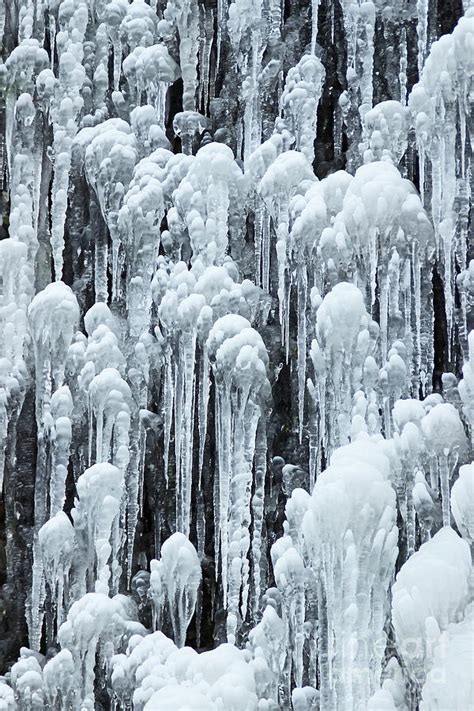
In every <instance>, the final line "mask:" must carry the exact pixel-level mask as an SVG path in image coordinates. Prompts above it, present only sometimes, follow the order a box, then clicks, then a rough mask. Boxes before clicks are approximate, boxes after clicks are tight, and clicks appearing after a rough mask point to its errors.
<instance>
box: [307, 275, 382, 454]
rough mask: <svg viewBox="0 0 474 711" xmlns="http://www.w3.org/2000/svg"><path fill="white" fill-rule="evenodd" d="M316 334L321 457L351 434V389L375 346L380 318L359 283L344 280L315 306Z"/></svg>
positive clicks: (358, 384)
mask: <svg viewBox="0 0 474 711" xmlns="http://www.w3.org/2000/svg"><path fill="white" fill-rule="evenodd" d="M315 335H316V338H315V339H314V340H313V342H312V345H311V352H310V356H311V360H312V363H313V369H314V387H315V391H314V395H315V396H316V398H315V400H314V406H315V407H317V409H318V416H317V430H318V435H317V440H318V457H319V460H320V458H321V456H322V452H321V449H323V450H324V456H325V457H326V458H328V457H330V455H331V454H332V452H333V451H334V449H335V448H336V447H337V446H338V445H341V444H346V443H347V442H348V440H349V436H350V416H351V410H352V395H354V394H355V392H356V391H357V390H359V389H360V387H361V385H362V370H363V367H364V364H365V362H366V361H367V359H368V358H370V357H372V356H373V354H374V352H375V347H376V340H375V339H376V337H377V335H378V327H377V324H375V323H374V322H373V321H372V320H371V319H370V316H369V315H368V313H367V311H366V310H365V306H364V299H363V296H362V293H361V292H360V290H359V289H358V288H357V287H356V286H355V285H354V284H348V283H344V282H340V283H339V284H336V286H334V288H333V289H332V290H331V291H330V292H329V294H327V296H325V298H324V299H323V301H322V303H321V305H320V306H319V308H318V310H317V312H316V328H315ZM319 468H320V465H319Z"/></svg>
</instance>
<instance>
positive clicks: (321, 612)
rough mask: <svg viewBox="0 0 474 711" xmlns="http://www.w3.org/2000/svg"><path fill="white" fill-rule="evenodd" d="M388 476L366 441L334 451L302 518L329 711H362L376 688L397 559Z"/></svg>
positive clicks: (323, 695) (384, 463)
mask: <svg viewBox="0 0 474 711" xmlns="http://www.w3.org/2000/svg"><path fill="white" fill-rule="evenodd" d="M362 450H363V451H362ZM336 455H337V456H336ZM361 455H362V456H361ZM387 469H388V461H387V460H386V459H385V458H384V457H383V455H382V456H380V454H379V453H378V450H377V447H376V445H375V444H372V443H371V442H370V440H364V439H361V440H360V441H357V442H356V443H354V444H352V445H349V446H347V447H342V448H340V449H338V450H337V451H336V452H335V454H334V456H333V458H332V460H331V465H330V466H329V467H328V469H327V470H326V471H325V472H323V473H322V474H321V475H320V477H319V478H318V480H317V482H316V485H315V487H314V490H313V495H312V497H311V501H310V502H309V504H308V511H307V513H305V515H304V517H303V522H302V533H303V538H304V550H306V556H307V561H308V563H307V565H309V566H310V567H311V569H312V571H313V573H314V576H315V577H314V579H315V581H316V582H315V584H316V586H317V600H318V620H319V642H318V647H319V658H320V664H321V669H320V674H321V687H320V690H321V703H322V704H323V705H324V708H327V709H332V708H334V709H339V708H344V707H345V706H354V707H357V706H361V707H365V705H366V704H367V701H368V699H369V697H370V695H371V693H373V691H374V690H375V688H377V686H378V684H379V680H380V675H381V666H382V656H383V655H382V654H377V652H376V651H375V650H376V649H377V645H376V641H377V640H379V639H380V636H381V635H383V629H384V625H385V620H386V616H387V614H388V609H387V604H386V594H387V590H388V586H389V584H390V580H391V576H392V573H393V569H394V565H395V560H396V556H397V553H398V549H397V528H396V525H395V494H394V492H393V489H392V487H391V485H390V482H389V481H388V480H387V479H386V471H387ZM355 481H357V485H355ZM355 601H357V603H356V602H355Z"/></svg>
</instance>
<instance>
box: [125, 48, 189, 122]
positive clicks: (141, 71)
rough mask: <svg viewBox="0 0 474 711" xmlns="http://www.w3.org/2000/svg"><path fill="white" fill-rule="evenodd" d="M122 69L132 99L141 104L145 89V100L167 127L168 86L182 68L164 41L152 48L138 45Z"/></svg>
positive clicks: (137, 104) (134, 102)
mask: <svg viewBox="0 0 474 711" xmlns="http://www.w3.org/2000/svg"><path fill="white" fill-rule="evenodd" d="M123 72H124V74H125V77H126V79H127V83H128V87H129V93H130V100H131V102H132V104H135V105H136V106H139V105H140V103H141V101H140V98H141V96H142V94H143V92H145V94H146V103H147V104H148V105H149V106H152V107H153V108H154V109H155V111H156V115H157V119H158V121H157V123H158V125H159V126H162V127H163V126H164V125H165V121H166V104H167V92H168V88H169V87H170V86H171V84H173V82H175V81H176V79H177V78H178V77H179V68H178V65H177V64H176V62H175V61H174V59H173V58H172V57H171V56H170V54H169V52H168V50H167V48H166V46H165V45H163V44H154V45H152V46H151V47H137V48H136V49H134V51H133V52H131V53H130V54H129V55H128V56H127V57H126V58H125V59H124V61H123Z"/></svg>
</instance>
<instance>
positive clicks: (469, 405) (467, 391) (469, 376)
mask: <svg viewBox="0 0 474 711" xmlns="http://www.w3.org/2000/svg"><path fill="white" fill-rule="evenodd" d="M462 374H463V377H462V380H461V381H460V382H459V388H458V389H459V395H460V396H461V401H462V404H463V412H464V415H465V417H466V419H467V422H468V425H469V427H470V430H471V442H474V331H471V332H470V334H469V359H468V360H467V361H466V362H465V363H464V365H463V369H462Z"/></svg>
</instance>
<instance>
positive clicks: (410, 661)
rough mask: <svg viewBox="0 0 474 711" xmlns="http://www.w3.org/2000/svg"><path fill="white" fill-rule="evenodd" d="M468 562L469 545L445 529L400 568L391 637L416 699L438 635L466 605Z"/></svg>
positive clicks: (469, 565)
mask: <svg viewBox="0 0 474 711" xmlns="http://www.w3.org/2000/svg"><path fill="white" fill-rule="evenodd" d="M470 560H471V556H470V552H469V546H468V545H467V543H466V542H465V541H463V540H462V539H461V538H460V537H459V536H458V535H457V533H455V532H454V531H453V530H452V529H451V528H449V527H444V528H442V529H441V530H440V531H438V533H437V534H436V535H435V536H433V538H432V539H431V540H430V541H427V542H426V543H424V544H423V545H422V546H421V548H420V550H419V551H417V552H416V553H415V554H414V555H413V556H412V557H411V558H409V560H407V561H406V563H404V565H403V566H402V568H401V570H400V572H399V573H398V575H397V579H396V581H395V583H394V585H393V586H392V620H393V626H394V630H395V636H396V640H397V644H398V645H400V649H401V650H402V651H401V654H402V658H403V662H404V665H405V667H406V669H407V672H408V675H409V677H410V679H411V681H412V683H413V685H414V694H415V699H416V697H417V696H418V695H419V692H420V690H421V687H422V686H423V683H424V681H425V678H426V674H427V672H428V671H429V670H430V668H431V666H432V663H433V653H434V650H435V646H436V644H437V643H438V641H439V639H440V634H441V633H442V632H443V631H444V630H446V629H447V628H448V625H449V624H450V623H453V622H456V621H457V620H458V619H459V616H460V614H462V613H463V612H464V608H465V607H466V605H467V602H468V588H469V578H470V575H471V562H470ZM405 640H407V641H408V642H409V641H410V640H416V645H412V644H406V645H404V641H405ZM418 698H419V696H418Z"/></svg>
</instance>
